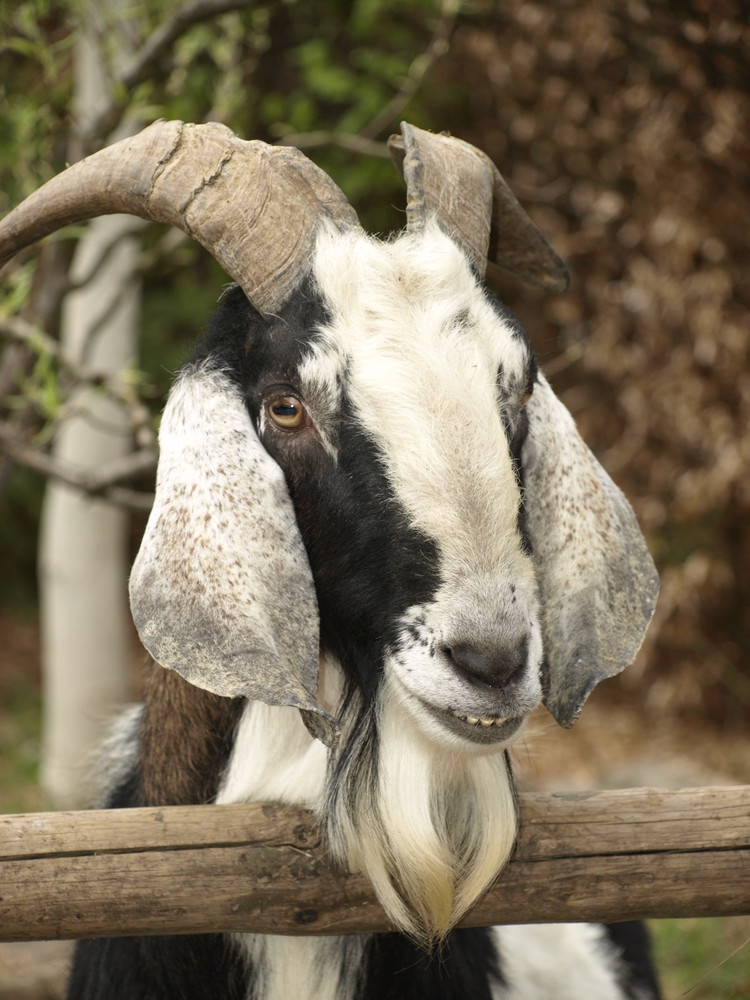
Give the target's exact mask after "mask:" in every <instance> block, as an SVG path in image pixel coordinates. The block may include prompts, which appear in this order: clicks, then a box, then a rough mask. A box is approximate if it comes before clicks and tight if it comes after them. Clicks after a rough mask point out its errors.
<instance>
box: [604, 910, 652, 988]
mask: <svg viewBox="0 0 750 1000" xmlns="http://www.w3.org/2000/svg"><path fill="white" fill-rule="evenodd" d="M604 929H605V930H606V932H607V935H608V936H609V939H610V941H611V942H612V944H613V945H614V946H615V948H616V949H617V951H618V953H619V954H620V956H621V957H622V976H621V986H622V989H623V990H624V992H625V996H626V997H628V1000H638V997H642V996H644V995H645V996H648V997H653V1000H660V998H661V992H660V991H659V984H658V983H657V981H656V975H655V973H654V967H653V964H652V961H651V939H650V937H649V933H648V930H647V929H646V926H645V924H643V923H642V922H641V921H640V920H627V921H623V922H622V923H618V924H605V925H604Z"/></svg>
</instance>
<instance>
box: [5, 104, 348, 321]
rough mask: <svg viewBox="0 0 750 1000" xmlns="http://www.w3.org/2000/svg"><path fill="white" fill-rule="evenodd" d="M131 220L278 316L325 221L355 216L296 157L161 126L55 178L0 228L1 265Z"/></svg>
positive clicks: (284, 149) (223, 134)
mask: <svg viewBox="0 0 750 1000" xmlns="http://www.w3.org/2000/svg"><path fill="white" fill-rule="evenodd" d="M113 212H126V213H128V214H130V215H137V216H140V217H141V218H144V219H150V220H152V221H155V222H166V223H169V224H171V225H173V226H177V227H178V228H179V229H181V230H183V232H185V233H187V234H188V235H189V236H192V237H193V238H194V239H196V240H197V241H198V242H199V243H201V244H202V245H203V246H204V247H205V248H206V249H207V250H208V251H209V253H210V254H212V256H213V257H215V258H216V260H217V261H218V262H219V263H220V264H221V266H222V267H223V268H224V270H225V271H226V272H227V274H229V275H230V277H232V278H233V279H234V280H235V281H236V282H237V283H238V284H239V285H240V286H241V287H242V289H243V290H244V292H245V294H246V295H247V297H248V298H249V299H250V301H251V302H252V304H253V305H254V306H255V308H256V309H257V310H258V311H259V312H261V313H264V314H270V313H273V312H275V311H276V310H277V309H278V307H279V306H280V305H282V303H283V302H284V301H286V299H287V298H288V297H289V295H290V293H291V292H292V291H293V290H294V288H295V287H296V286H297V284H298V283H299V281H300V280H301V278H302V276H303V275H304V273H305V271H306V270H307V267H308V261H309V256H310V248H311V246H312V237H313V231H314V229H315V226H316V224H317V222H318V220H319V218H320V217H321V215H324V216H327V217H329V218H330V219H332V220H333V221H334V222H336V223H337V224H338V225H340V226H352V225H353V226H358V225H359V223H358V220H357V216H356V213H355V212H354V209H353V208H351V206H350V205H349V204H348V202H347V201H346V198H345V197H344V195H343V193H342V192H341V191H340V189H339V188H338V187H337V186H336V184H334V182H333V181H332V180H331V179H330V178H329V177H328V176H327V174H325V173H324V172H323V171H322V170H320V169H319V168H318V167H316V166H315V164H314V163H312V161H310V160H308V159H307V157H305V156H304V155H303V154H302V153H300V152H299V150H297V149H293V148H291V147H288V146H278V147H277V146H269V145H268V144H266V143H264V142H259V141H253V142H246V141H244V140H242V139H238V138H237V136H236V135H234V133H233V132H231V131H230V129H228V128H226V127H225V126H224V125H220V124H218V123H216V122H210V123H208V124H206V125H189V124H185V123H184V122H179V121H158V122H155V123H154V124H153V125H150V126H149V127H148V128H146V129H144V130H143V131H142V132H139V133H138V134H137V135H135V136H132V137H131V138H128V139H123V140H122V141H121V142H117V143H115V144H114V145H112V146H108V147H107V148H105V149H102V150H99V152H97V153H94V154H93V155H92V156H89V157H87V158H86V159H85V160H81V161H80V162H79V163H76V164H74V165H73V166H72V167H69V168H68V169H67V170H65V171H64V172H63V173H61V174H58V175H57V176H56V177H53V178H52V180H50V181H48V182H47V183H46V184H45V185H43V186H42V187H41V188H39V190H38V191H36V192H35V193H34V194H32V195H31V196H30V197H28V198H27V199H26V200H25V201H24V202H22V204H21V205H19V206H18V208H16V209H14V210H13V211H12V212H10V213H9V214H8V215H7V216H6V217H5V219H3V221H2V222H1V223H0V265H2V264H3V263H5V261H7V260H9V259H10V258H11V257H12V256H13V255H14V254H15V253H17V252H18V251H19V250H21V249H22V248H23V247H25V246H28V245H29V244H30V243H34V242H35V241H36V240H38V239H41V238H42V237H43V236H46V235H48V234H49V233H51V232H54V231H55V230H56V229H60V228H61V227H62V226H66V225H69V224H70V223H72V222H78V221H81V220H83V219H90V218H93V217H94V216H97V215H108V214H111V213H113Z"/></svg>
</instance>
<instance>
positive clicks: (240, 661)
mask: <svg viewBox="0 0 750 1000" xmlns="http://www.w3.org/2000/svg"><path fill="white" fill-rule="evenodd" d="M159 440H160V447H161V453H160V458H159V468H158V473H157V483H156V498H155V501H154V506H153V509H152V511H151V515H150V517H149V520H148V524H147V526H146V531H145V534H144V536H143V542H142V544H141V548H140V551H139V553H138V556H137V558H136V561H135V564H134V566H133V571H132V574H131V577H130V604H131V609H132V613H133V619H134V621H135V624H136V628H137V629H138V634H139V635H140V637H141V641H142V642H143V644H144V646H145V647H146V649H147V650H148V651H149V652H150V653H151V655H152V656H153V657H154V659H155V660H156V661H157V662H158V663H160V664H161V665H162V666H164V667H169V668H170V669H172V670H177V671H178V672H179V673H180V674H182V676H183V677H185V679H186V680H188V681H189V682H190V683H191V684H194V685H196V686H197V687H200V688H204V689H205V690H207V691H212V692H213V693H214V694H218V695H223V696H226V697H230V698H232V697H239V696H244V697H246V698H249V699H251V700H258V701H264V702H267V703H268V704H269V705H292V706H294V707H296V708H299V709H300V710H301V711H302V714H303V719H304V720H305V723H306V725H307V726H308V728H309V729H310V731H311V732H312V733H313V735H314V736H317V737H318V738H320V739H322V740H323V742H325V743H326V744H327V745H329V746H331V745H333V744H334V743H335V741H336V737H337V732H338V731H337V726H336V722H335V720H334V719H333V718H332V717H331V716H330V715H328V713H327V712H325V710H324V709H323V708H321V706H320V705H319V704H318V703H317V689H318V630H319V623H318V609H317V601H316V597H315V588H314V585H313V580H312V574H311V572H310V567H309V564H308V561H307V554H306V552H305V549H304V546H303V544H302V539H301V537H300V534H299V531H298V528H297V523H296V519H295V515H294V508H293V506H292V502H291V499H290V497H289V494H288V492H287V487H286V483H285V481H284V476H283V473H282V472H281V469H280V468H279V467H278V465H277V464H276V463H275V462H274V461H273V459H272V458H270V456H269V455H268V454H267V452H266V451H265V449H264V448H263V447H262V445H261V443H260V441H259V440H258V438H257V436H256V434H255V431H254V429H253V427H252V424H251V421H250V416H249V414H248V412H247V410H246V408H245V405H244V401H243V398H242V392H241V390H240V388H239V387H238V386H236V385H235V384H234V383H233V382H232V380H231V379H230V378H229V377H228V376H227V375H226V374H224V373H223V372H221V371H218V370H216V369H211V368H210V367H208V366H205V365H204V366H202V367H194V368H189V369H187V370H186V371H184V372H183V374H182V375H181V376H180V378H179V380H178V381H177V382H176V383H175V385H174V386H173V388H172V391H171V393H170V396H169V400H168V402H167V406H166V408H165V411H164V416H163V418H162V423H161V430H160V433H159Z"/></svg>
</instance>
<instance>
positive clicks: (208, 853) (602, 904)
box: [0, 786, 750, 941]
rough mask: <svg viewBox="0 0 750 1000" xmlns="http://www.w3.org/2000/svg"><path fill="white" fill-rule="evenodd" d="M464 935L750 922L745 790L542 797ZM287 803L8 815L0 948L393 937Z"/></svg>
mask: <svg viewBox="0 0 750 1000" xmlns="http://www.w3.org/2000/svg"><path fill="white" fill-rule="evenodd" d="M520 807H521V827H520V832H519V838H518V845H517V848H516V851H515V853H514V855H513V859H512V860H511V862H510V864H509V865H508V867H507V869H506V870H505V872H504V873H503V875H502V876H501V878H500V879H499V880H498V881H497V883H496V884H495V885H494V886H493V888H492V889H491V890H490V892H489V893H487V895H486V896H485V898H484V899H483V900H482V901H481V902H480V903H479V905H478V906H477V907H475V909H474V910H473V911H472V912H471V914H470V915H469V916H468V917H467V919H466V920H465V921H464V923H465V924H467V925H482V924H492V923H530V922H544V921H559V920H573V921H576V920H602V921H606V920H625V919H630V918H636V917H668V916H720V915H729V914H741V913H750V786H740V787H733V788H702V789H680V790H669V791H662V790H655V789H647V788H640V789H630V790H627V791H616V792H615V791H612V792H609V791H607V792H591V793H581V794H573V795H571V794H566V795H563V794H555V793H536V794H526V795H522V796H521V799H520ZM388 929H389V925H388V923H387V921H386V919H385V916H384V914H383V911H382V910H381V908H380V906H379V905H378V904H377V902H376V901H375V900H374V897H373V895H372V893H371V891H370V889H369V886H368V884H367V882H366V880H365V879H364V878H363V877H361V876H359V875H351V874H343V875H342V874H337V873H335V872H333V871H332V870H331V868H330V866H329V865H328V864H327V862H326V859H325V856H324V852H323V849H322V846H321V842H320V837H319V834H318V831H317V829H316V827H315V823H314V820H313V818H312V816H311V815H310V814H309V813H308V812H306V811H305V810H302V809H297V808H290V807H282V806H278V805H270V804H262V805H227V806H191V807H170V808H164V809H124V810H117V811H112V812H78V813H38V814H26V815H15V816H13V815H11V816H2V817H0V940H5V941H22V940H39V939H51V938H88V937H99V936H104V935H132V934H188V933H203V932H213V931H220V930H221V931H259V932H264V933H276V934H279V933H281V934H305V933H306V934H338V933H356V932H362V931H383V930H388Z"/></svg>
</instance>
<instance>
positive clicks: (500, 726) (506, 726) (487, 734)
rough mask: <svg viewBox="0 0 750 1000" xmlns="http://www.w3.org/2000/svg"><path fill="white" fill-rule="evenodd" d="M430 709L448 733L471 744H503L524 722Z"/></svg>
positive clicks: (519, 718) (507, 718)
mask: <svg viewBox="0 0 750 1000" xmlns="http://www.w3.org/2000/svg"><path fill="white" fill-rule="evenodd" d="M430 709H431V711H432V713H433V715H435V716H436V717H437V718H438V719H439V720H440V722H441V724H442V725H443V726H444V727H445V728H446V729H447V730H448V731H449V732H451V733H455V734H456V735H457V736H461V737H462V738H463V739H465V740H469V741H470V742H472V743H503V742H504V741H506V740H508V739H510V737H511V736H513V735H515V733H516V732H517V731H518V730H519V729H520V727H521V726H522V725H523V723H524V721H525V717H524V716H511V715H491V716H477V715H471V714H468V713H466V712H458V711H450V710H449V711H446V710H445V709H439V708H436V707H435V706H434V705H431V706H430Z"/></svg>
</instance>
